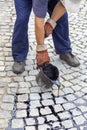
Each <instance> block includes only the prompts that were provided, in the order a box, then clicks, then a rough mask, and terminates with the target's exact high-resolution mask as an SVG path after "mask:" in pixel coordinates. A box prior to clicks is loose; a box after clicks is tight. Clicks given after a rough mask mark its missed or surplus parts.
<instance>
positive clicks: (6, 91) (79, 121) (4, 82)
mask: <svg viewBox="0 0 87 130" xmlns="http://www.w3.org/2000/svg"><path fill="white" fill-rule="evenodd" d="M86 9H87V0H83V1H82V4H81V6H80V11H79V13H78V14H76V15H75V14H69V23H70V38H71V41H72V48H73V53H74V54H76V55H77V57H78V58H79V60H80V63H81V65H80V67H77V68H73V67H70V66H68V65H67V64H66V63H65V62H63V61H61V60H60V59H59V56H58V55H56V54H55V50H54V45H53V42H52V38H51V36H50V37H49V38H47V39H46V40H45V42H46V44H47V46H48V48H49V54H50V56H51V63H53V64H55V65H56V66H57V67H58V68H59V71H60V81H61V89H60V96H59V97H58V89H57V86H55V85H53V86H52V88H48V89H46V88H43V87H41V86H39V85H38V84H37V82H36V75H37V74H38V70H37V69H36V65H35V62H36V61H35V50H36V48H35V46H36V41H35V35H34V22H33V13H32V15H31V19H30V25H29V26H30V29H29V41H30V52H29V54H28V57H27V60H26V66H25V69H26V71H25V72H24V73H23V74H21V75H16V74H14V73H13V72H12V64H13V59H12V56H11V38H12V31H13V25H14V20H15V11H14V6H13V0H7V1H6V0H0V130H5V129H6V130H87V10H86Z"/></svg>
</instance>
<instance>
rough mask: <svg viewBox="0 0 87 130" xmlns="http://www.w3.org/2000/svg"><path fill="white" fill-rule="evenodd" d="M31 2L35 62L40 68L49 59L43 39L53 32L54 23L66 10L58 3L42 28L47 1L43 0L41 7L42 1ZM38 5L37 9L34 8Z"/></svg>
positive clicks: (34, 0)
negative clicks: (34, 37)
mask: <svg viewBox="0 0 87 130" xmlns="http://www.w3.org/2000/svg"><path fill="white" fill-rule="evenodd" d="M32 1H33V11H34V14H35V34H36V42H37V46H36V61H37V67H41V66H43V65H45V64H46V63H49V62H50V57H49V55H48V52H47V47H46V45H45V43H44V37H48V36H49V34H52V32H53V30H54V29H55V27H56V22H57V20H59V18H60V17H61V16H62V15H63V14H64V13H65V12H66V8H65V7H64V6H63V4H62V3H61V2H60V1H59V2H58V3H57V4H56V6H55V8H54V10H53V12H52V15H51V18H50V19H48V20H47V22H46V23H45V26H44V20H45V16H46V12H47V5H48V0H44V2H43V6H42V1H40V0H32ZM37 5H38V8H36V7H37Z"/></svg>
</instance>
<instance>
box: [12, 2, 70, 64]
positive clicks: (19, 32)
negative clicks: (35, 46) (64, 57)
mask: <svg viewBox="0 0 87 130" xmlns="http://www.w3.org/2000/svg"><path fill="white" fill-rule="evenodd" d="M58 1H59V0H50V1H49V4H48V12H49V14H50V15H51V13H52V11H53V8H54V6H55V4H56V3H57V2H58ZM14 3H15V8H16V15H17V18H16V22H15V25H14V32H13V37H12V56H13V58H14V60H15V61H24V60H26V57H27V53H28V51H29V41H28V22H29V17H30V13H31V9H32V0H14ZM52 36H53V41H54V46H55V50H56V53H57V54H64V53H67V52H71V51H72V49H71V42H70V39H69V28H68V14H67V13H65V14H64V15H63V16H62V17H61V18H60V19H59V20H58V22H57V26H56V28H55V30H54V31H53V34H52Z"/></svg>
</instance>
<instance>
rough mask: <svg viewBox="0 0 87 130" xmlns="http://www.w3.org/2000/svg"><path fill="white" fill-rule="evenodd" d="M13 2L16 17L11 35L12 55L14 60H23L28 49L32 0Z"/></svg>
mask: <svg viewBox="0 0 87 130" xmlns="http://www.w3.org/2000/svg"><path fill="white" fill-rule="evenodd" d="M14 3H15V9H16V16H17V18H16V22H15V26H14V32H13V37H12V56H13V58H14V60H15V61H24V60H25V59H26V57H27V53H28V49H29V43H28V21H29V16H30V13H31V8H32V0H14Z"/></svg>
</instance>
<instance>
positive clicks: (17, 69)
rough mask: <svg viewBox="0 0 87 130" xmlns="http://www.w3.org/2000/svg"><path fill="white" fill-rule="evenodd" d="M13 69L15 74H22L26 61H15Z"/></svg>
mask: <svg viewBox="0 0 87 130" xmlns="http://www.w3.org/2000/svg"><path fill="white" fill-rule="evenodd" d="M12 70H13V72H14V73H15V74H21V73H23V72H24V71H25V62H24V61H23V62H19V61H15V62H14V64H13V66H12Z"/></svg>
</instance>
